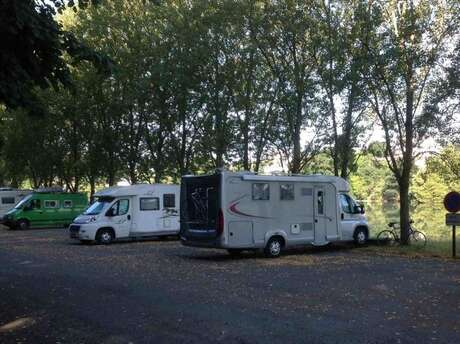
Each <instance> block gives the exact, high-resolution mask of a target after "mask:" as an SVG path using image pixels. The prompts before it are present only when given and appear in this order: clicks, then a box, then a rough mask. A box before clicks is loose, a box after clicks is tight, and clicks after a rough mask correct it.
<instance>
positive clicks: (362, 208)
mask: <svg viewBox="0 0 460 344" xmlns="http://www.w3.org/2000/svg"><path fill="white" fill-rule="evenodd" d="M359 213H360V214H364V213H365V211H364V204H362V203H361V204H360V205H359Z"/></svg>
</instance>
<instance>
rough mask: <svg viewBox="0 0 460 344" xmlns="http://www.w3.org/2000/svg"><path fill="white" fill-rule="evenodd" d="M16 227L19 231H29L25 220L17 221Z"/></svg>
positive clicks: (27, 222)
mask: <svg viewBox="0 0 460 344" xmlns="http://www.w3.org/2000/svg"><path fill="white" fill-rule="evenodd" d="M17 227H18V229H21V230H27V229H29V221H27V220H25V219H21V220H19V221H18V225H17Z"/></svg>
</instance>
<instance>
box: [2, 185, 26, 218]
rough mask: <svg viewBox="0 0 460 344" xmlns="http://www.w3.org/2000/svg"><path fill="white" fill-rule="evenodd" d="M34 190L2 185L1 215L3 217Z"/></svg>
mask: <svg viewBox="0 0 460 344" xmlns="http://www.w3.org/2000/svg"><path fill="white" fill-rule="evenodd" d="M30 193H32V190H18V189H14V188H8V187H0V217H3V216H4V215H5V214H6V213H7V212H8V210H10V209H11V208H14V206H15V205H16V203H18V202H19V201H20V200H21V199H23V198H24V197H25V196H27V195H28V194H30Z"/></svg>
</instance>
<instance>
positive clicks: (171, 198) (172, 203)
mask: <svg viewBox="0 0 460 344" xmlns="http://www.w3.org/2000/svg"><path fill="white" fill-rule="evenodd" d="M175 207H176V195H175V194H164V195H163V208H175Z"/></svg>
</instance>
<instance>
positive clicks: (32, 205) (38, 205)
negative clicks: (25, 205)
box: [30, 199, 42, 209]
mask: <svg viewBox="0 0 460 344" xmlns="http://www.w3.org/2000/svg"><path fill="white" fill-rule="evenodd" d="M41 207H42V205H41V201H40V200H39V199H33V200H32V201H30V208H31V209H40V208H41Z"/></svg>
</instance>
